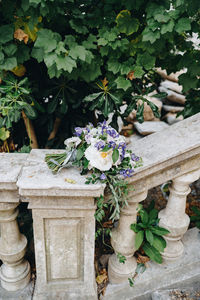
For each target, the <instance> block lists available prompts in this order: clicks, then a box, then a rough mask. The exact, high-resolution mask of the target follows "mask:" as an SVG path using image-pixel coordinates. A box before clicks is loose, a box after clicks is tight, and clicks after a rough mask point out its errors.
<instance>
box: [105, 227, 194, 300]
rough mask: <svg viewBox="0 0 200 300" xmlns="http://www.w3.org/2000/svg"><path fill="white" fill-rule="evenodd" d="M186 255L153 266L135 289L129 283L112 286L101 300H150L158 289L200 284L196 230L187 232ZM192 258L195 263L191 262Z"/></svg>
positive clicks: (138, 278)
mask: <svg viewBox="0 0 200 300" xmlns="http://www.w3.org/2000/svg"><path fill="white" fill-rule="evenodd" d="M182 241H183V244H184V246H185V251H184V255H183V256H182V258H180V259H179V260H177V261H174V262H173V264H172V263H168V264H167V263H165V264H162V265H159V264H156V263H153V262H150V263H149V264H148V266H149V267H148V268H147V269H146V271H145V272H144V273H143V274H139V275H138V276H137V277H136V280H135V285H134V287H130V286H129V283H128V281H127V282H126V283H123V284H109V285H108V286H107V289H106V293H105V296H104V297H101V299H102V300H150V299H151V293H152V292H153V291H156V290H158V289H163V288H164V289H169V288H178V287H181V286H182V287H183V286H187V285H188V284H191V283H192V282H193V283H195V282H198V281H200V252H199V247H200V234H199V230H198V229H197V228H193V229H190V230H188V231H187V233H186V234H185V235H184V237H183V240H182ZM191 258H192V259H191Z"/></svg>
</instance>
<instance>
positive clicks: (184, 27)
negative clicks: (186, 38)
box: [175, 18, 191, 33]
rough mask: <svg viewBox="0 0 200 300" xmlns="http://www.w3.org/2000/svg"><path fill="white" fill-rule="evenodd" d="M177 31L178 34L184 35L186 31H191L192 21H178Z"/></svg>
mask: <svg viewBox="0 0 200 300" xmlns="http://www.w3.org/2000/svg"><path fill="white" fill-rule="evenodd" d="M175 30H176V32H178V33H182V32H184V31H188V30H191V24H190V19H189V18H181V19H179V20H178V22H177V24H176V26H175Z"/></svg>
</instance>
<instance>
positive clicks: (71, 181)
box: [65, 178, 76, 184]
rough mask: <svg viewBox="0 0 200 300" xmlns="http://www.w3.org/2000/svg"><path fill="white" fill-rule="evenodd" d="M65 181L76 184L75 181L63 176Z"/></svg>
mask: <svg viewBox="0 0 200 300" xmlns="http://www.w3.org/2000/svg"><path fill="white" fill-rule="evenodd" d="M65 181H66V182H68V183H72V184H76V181H75V180H73V179H70V178H65Z"/></svg>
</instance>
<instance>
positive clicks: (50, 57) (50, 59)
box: [44, 52, 57, 68]
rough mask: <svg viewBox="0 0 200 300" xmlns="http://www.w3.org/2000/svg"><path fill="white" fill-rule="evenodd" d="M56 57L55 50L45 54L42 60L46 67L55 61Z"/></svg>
mask: <svg viewBox="0 0 200 300" xmlns="http://www.w3.org/2000/svg"><path fill="white" fill-rule="evenodd" d="M56 59H57V55H56V54H55V52H52V53H47V54H45V56H44V62H45V64H46V66H47V68H49V67H51V66H52V65H53V64H54V63H55V60H56Z"/></svg>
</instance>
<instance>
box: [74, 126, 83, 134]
mask: <svg viewBox="0 0 200 300" xmlns="http://www.w3.org/2000/svg"><path fill="white" fill-rule="evenodd" d="M82 132H83V128H81V127H76V128H75V135H76V136H81V134H82Z"/></svg>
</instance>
